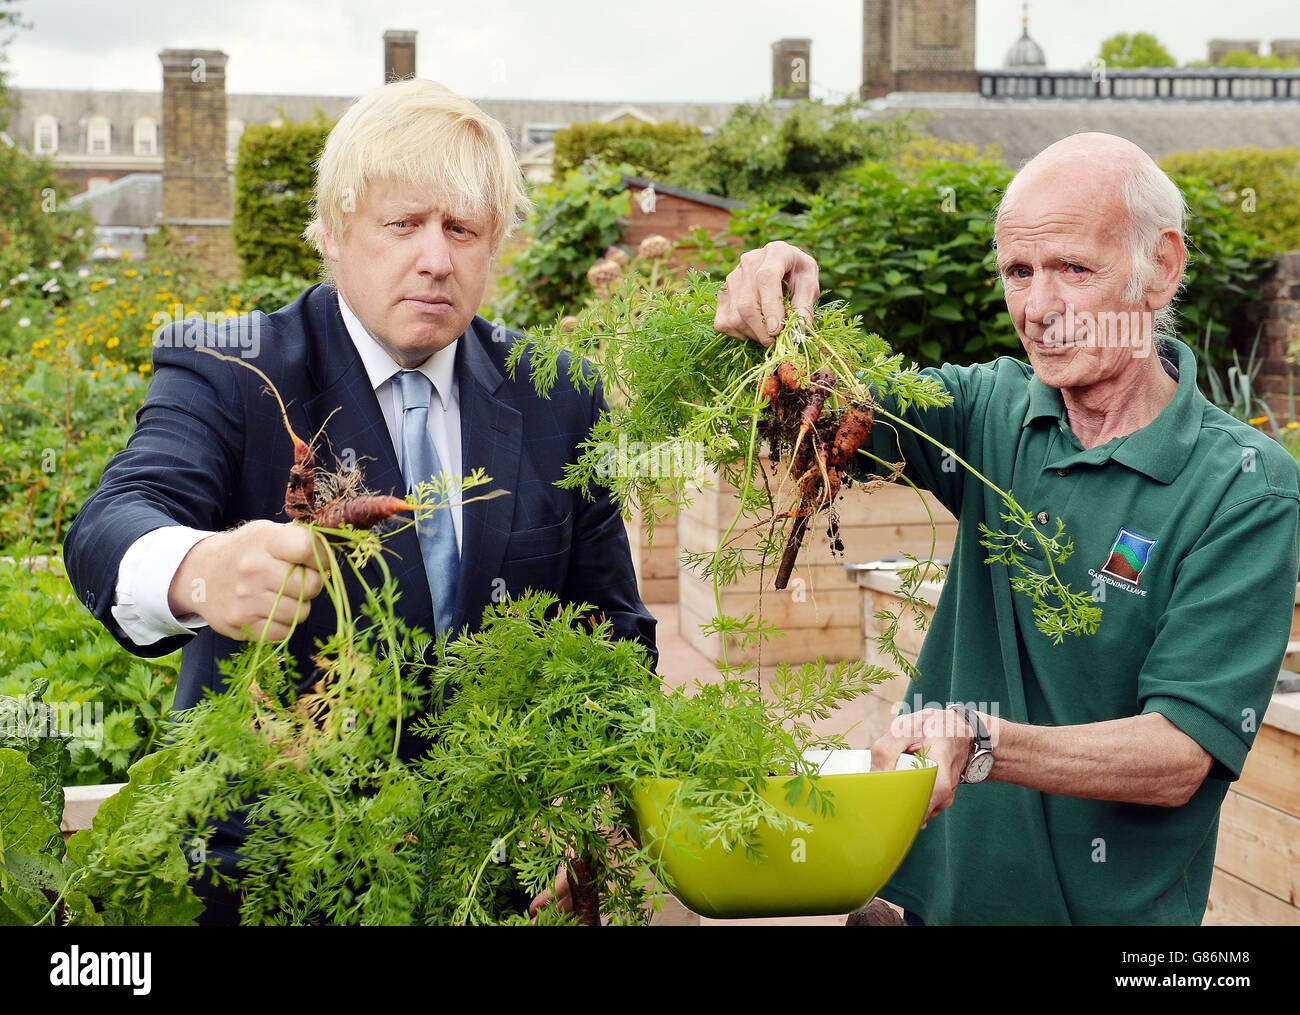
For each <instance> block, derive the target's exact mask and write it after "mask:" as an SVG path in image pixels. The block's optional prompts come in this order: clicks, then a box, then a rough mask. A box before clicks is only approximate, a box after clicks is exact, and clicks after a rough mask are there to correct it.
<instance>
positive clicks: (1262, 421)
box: [1246, 416, 1268, 426]
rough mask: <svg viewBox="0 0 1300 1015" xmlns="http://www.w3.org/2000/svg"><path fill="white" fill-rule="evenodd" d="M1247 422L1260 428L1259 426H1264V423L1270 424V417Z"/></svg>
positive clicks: (1258, 417) (1261, 417)
mask: <svg viewBox="0 0 1300 1015" xmlns="http://www.w3.org/2000/svg"><path fill="white" fill-rule="evenodd" d="M1246 422H1247V423H1249V424H1250V425H1251V426H1259V425H1261V424H1263V423H1267V422H1268V417H1267V416H1256V417H1255V418H1254V419H1248V420H1246Z"/></svg>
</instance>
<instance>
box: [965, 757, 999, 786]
mask: <svg viewBox="0 0 1300 1015" xmlns="http://www.w3.org/2000/svg"><path fill="white" fill-rule="evenodd" d="M991 771H993V752H992V751H982V752H980V753H979V754H976V755H975V757H973V758H971V759H970V764H969V765H967V766H966V781H967V782H983V781H984V780H985V779H987V778H988V776H989V772H991Z"/></svg>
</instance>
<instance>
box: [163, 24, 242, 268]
mask: <svg viewBox="0 0 1300 1015" xmlns="http://www.w3.org/2000/svg"><path fill="white" fill-rule="evenodd" d="M158 59H159V60H161V61H162V67H163V103H162V140H163V192H162V215H163V225H164V227H167V228H170V229H172V230H174V231H175V232H176V233H177V234H178V235H180V236H181V237H183V240H184V242H186V243H190V244H193V245H194V247H193V249H194V252H195V254H196V255H197V257H198V258H199V259H200V260H201V261H202V262H203V263H204V264H206V265H207V266H208V267H209V268H210V269H211V270H212V271H213V272H214V273H216V274H219V275H224V276H229V275H233V274H235V272H236V271H237V270H238V261H237V260H236V258H235V248H234V243H233V240H232V239H231V235H230V221H231V214H232V198H231V193H230V170H229V169H228V168H227V167H226V54H225V53H223V52H221V51H220V50H216V49H164V50H163V51H162V52H161V53H159V54H158Z"/></svg>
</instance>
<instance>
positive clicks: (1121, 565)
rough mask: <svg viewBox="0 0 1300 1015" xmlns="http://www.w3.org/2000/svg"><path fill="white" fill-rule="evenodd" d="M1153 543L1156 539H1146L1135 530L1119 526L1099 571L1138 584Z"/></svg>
mask: <svg viewBox="0 0 1300 1015" xmlns="http://www.w3.org/2000/svg"><path fill="white" fill-rule="evenodd" d="M1155 545H1156V540H1154V539H1147V537H1146V536H1139V535H1138V534H1137V533H1136V532H1129V530H1128V529H1125V528H1121V529H1120V530H1119V535H1118V536H1116V537H1115V545H1114V546H1112V547H1111V548H1110V556H1108V557H1107V558H1106V563H1105V564H1103V565H1102V568H1101V573H1102V574H1108V575H1110V576H1111V577H1112V578H1118V579H1120V580H1121V581H1125V582H1128V583H1129V584H1130V585H1138V584H1140V583H1141V581H1142V571H1143V569H1144V568H1146V566H1147V561H1148V560H1149V559H1150V558H1151V547H1153V546H1155Z"/></svg>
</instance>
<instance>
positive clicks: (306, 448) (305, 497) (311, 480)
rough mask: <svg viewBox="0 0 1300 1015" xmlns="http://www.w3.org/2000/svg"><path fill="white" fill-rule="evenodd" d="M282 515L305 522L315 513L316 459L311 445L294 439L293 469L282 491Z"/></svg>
mask: <svg viewBox="0 0 1300 1015" xmlns="http://www.w3.org/2000/svg"><path fill="white" fill-rule="evenodd" d="M284 513H285V514H287V515H288V516H289V517H290V518H294V519H297V520H299V521H305V520H307V519H309V518H311V517H312V515H313V514H315V513H316V459H315V456H314V455H313V454H312V451H311V445H310V444H308V443H306V442H305V441H302V440H299V439H298V438H296V437H295V438H294V442H293V468H291V469H290V470H289V485H288V486H286V487H285V490H284Z"/></svg>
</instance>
